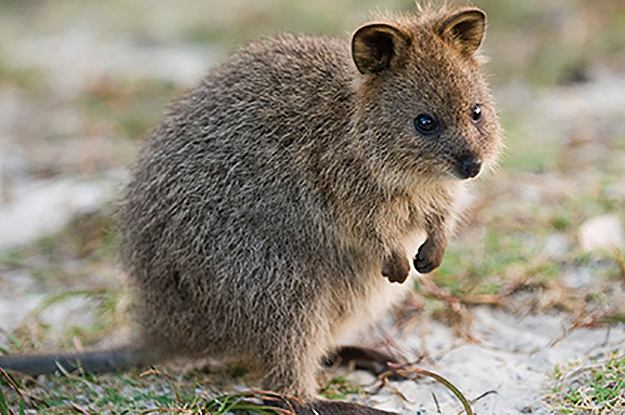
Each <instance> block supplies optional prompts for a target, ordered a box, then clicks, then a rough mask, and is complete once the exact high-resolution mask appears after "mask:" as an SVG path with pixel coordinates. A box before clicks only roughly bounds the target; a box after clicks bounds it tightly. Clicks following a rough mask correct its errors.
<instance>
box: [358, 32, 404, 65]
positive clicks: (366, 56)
mask: <svg viewBox="0 0 625 415" xmlns="http://www.w3.org/2000/svg"><path fill="white" fill-rule="evenodd" d="M409 45H410V38H409V37H408V36H407V35H406V34H405V33H404V32H402V31H401V30H400V29H398V28H397V27H395V26H391V25H390V24H386V23H372V24H368V25H366V26H363V27H361V28H360V29H358V30H357V31H356V33H354V36H353V37H352V58H353V59H354V62H355V63H356V67H357V68H358V70H359V71H360V73H362V74H367V73H379V72H382V71H385V70H387V69H389V68H390V67H391V65H392V64H393V62H395V61H396V59H397V58H398V57H400V56H401V55H402V53H403V52H404V51H405V50H406V48H407V47H408V46H409Z"/></svg>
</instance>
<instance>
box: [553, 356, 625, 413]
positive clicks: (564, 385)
mask: <svg viewBox="0 0 625 415" xmlns="http://www.w3.org/2000/svg"><path fill="white" fill-rule="evenodd" d="M552 378H553V381H552V383H553V384H554V386H552V387H551V388H550V389H549V390H548V391H547V395H546V399H545V402H546V404H547V405H548V406H549V407H550V408H551V409H552V410H553V411H554V413H557V414H617V413H625V353H624V352H623V351H622V350H620V351H619V350H617V351H614V352H612V353H607V354H601V355H598V356H593V357H591V358H589V359H587V360H585V361H581V362H571V363H568V364H562V365H558V366H557V367H556V368H555V369H554V372H553V375H552Z"/></svg>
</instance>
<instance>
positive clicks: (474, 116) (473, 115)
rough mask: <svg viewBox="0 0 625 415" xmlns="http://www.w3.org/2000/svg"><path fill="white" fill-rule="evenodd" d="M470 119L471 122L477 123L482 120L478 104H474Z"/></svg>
mask: <svg viewBox="0 0 625 415" xmlns="http://www.w3.org/2000/svg"><path fill="white" fill-rule="evenodd" d="M471 118H472V119H473V121H479V120H481V119H482V109H481V108H480V104H475V105H474V106H473V110H472V111H471Z"/></svg>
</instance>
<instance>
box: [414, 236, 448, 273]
mask: <svg viewBox="0 0 625 415" xmlns="http://www.w3.org/2000/svg"><path fill="white" fill-rule="evenodd" d="M444 254H445V246H444V245H443V246H440V245H436V244H435V243H433V242H432V240H430V239H428V240H426V241H425V242H424V243H423V245H421V247H420V248H419V251H418V252H417V255H416V256H415V258H414V267H415V269H416V270H417V271H418V272H419V273H421V274H427V273H428V272H432V271H434V270H435V269H436V268H438V267H439V266H440V265H441V262H443V255H444Z"/></svg>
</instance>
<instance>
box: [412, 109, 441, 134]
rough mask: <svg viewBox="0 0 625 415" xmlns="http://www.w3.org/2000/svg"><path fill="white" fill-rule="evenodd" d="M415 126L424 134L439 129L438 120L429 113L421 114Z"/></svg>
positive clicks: (416, 119) (415, 121) (433, 132)
mask: <svg viewBox="0 0 625 415" xmlns="http://www.w3.org/2000/svg"><path fill="white" fill-rule="evenodd" d="M414 127H415V128H416V129H417V131H418V132H420V133H421V134H423V135H431V134H435V133H436V132H437V131H438V122H437V121H436V120H435V119H434V117H432V116H431V115H429V114H419V115H417V118H415V120H414Z"/></svg>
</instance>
